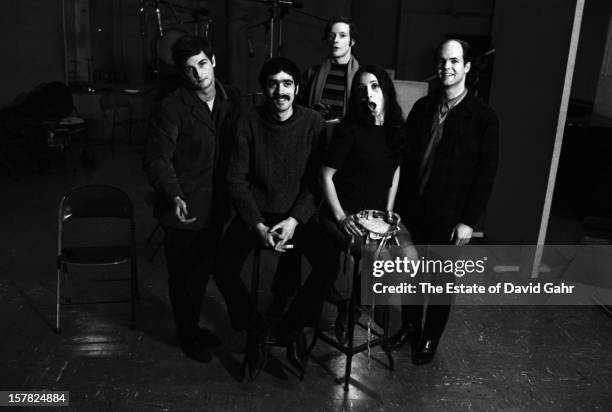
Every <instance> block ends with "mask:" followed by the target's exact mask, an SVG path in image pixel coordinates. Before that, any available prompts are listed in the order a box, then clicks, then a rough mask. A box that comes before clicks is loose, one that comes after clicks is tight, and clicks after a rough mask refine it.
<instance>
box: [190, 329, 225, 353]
mask: <svg viewBox="0 0 612 412" xmlns="http://www.w3.org/2000/svg"><path fill="white" fill-rule="evenodd" d="M196 339H197V340H198V341H200V342H202V343H204V344H205V345H206V346H208V347H209V348H216V347H219V346H220V345H221V339H219V337H218V336H216V335H215V334H214V333H212V332H211V331H210V330H208V329H206V328H202V327H200V328H198V332H197V333H196Z"/></svg>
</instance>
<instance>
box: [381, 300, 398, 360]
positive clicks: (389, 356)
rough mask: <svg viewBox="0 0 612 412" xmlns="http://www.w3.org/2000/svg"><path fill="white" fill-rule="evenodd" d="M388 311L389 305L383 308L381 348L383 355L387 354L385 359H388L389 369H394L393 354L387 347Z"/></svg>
mask: <svg viewBox="0 0 612 412" xmlns="http://www.w3.org/2000/svg"><path fill="white" fill-rule="evenodd" d="M389 312H390V309H389V306H385V308H384V309H383V329H384V331H383V333H384V337H385V343H384V344H383V347H382V349H383V351H384V352H385V355H387V360H388V361H389V369H390V370H395V361H394V359H393V354H392V353H391V350H390V349H389Z"/></svg>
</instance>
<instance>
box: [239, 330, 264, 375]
mask: <svg viewBox="0 0 612 412" xmlns="http://www.w3.org/2000/svg"><path fill="white" fill-rule="evenodd" d="M244 355H245V356H244V364H243V367H244V369H245V372H248V375H249V380H251V381H253V380H254V379H255V378H257V376H258V375H259V374H260V373H261V371H262V370H263V369H264V367H265V366H266V362H267V361H268V351H267V349H266V339H265V338H263V339H261V338H258V337H256V336H254V335H247V341H246V349H245V351H244Z"/></svg>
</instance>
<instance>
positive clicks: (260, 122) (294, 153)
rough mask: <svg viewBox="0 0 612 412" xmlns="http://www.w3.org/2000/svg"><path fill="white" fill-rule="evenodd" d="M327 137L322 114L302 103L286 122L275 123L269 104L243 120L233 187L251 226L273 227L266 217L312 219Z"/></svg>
mask: <svg viewBox="0 0 612 412" xmlns="http://www.w3.org/2000/svg"><path fill="white" fill-rule="evenodd" d="M324 136H325V122H324V121H323V118H322V117H321V115H320V114H319V113H317V112H315V111H314V110H310V109H307V108H305V107H301V106H298V105H295V106H294V113H293V115H292V116H291V117H290V118H289V119H287V120H286V121H284V122H280V121H278V120H276V119H274V118H273V117H272V115H271V113H270V110H269V108H268V106H266V105H264V106H260V107H258V108H256V109H254V110H252V111H250V112H249V113H247V114H245V115H244V116H243V117H242V118H241V119H240V120H239V122H238V125H237V131H236V139H235V141H234V147H233V148H232V151H231V154H230V160H229V167H228V171H227V183H228V191H229V194H230V196H231V198H232V201H233V203H234V206H235V207H236V211H237V212H238V215H239V216H240V218H241V219H242V220H243V221H244V222H245V224H246V225H247V226H248V227H249V228H251V227H253V226H255V225H256V224H257V223H260V222H262V223H268V224H269V223H270V222H266V219H265V215H275V216H279V215H280V216H292V217H294V218H296V219H297V220H298V221H300V222H302V223H304V222H306V221H308V219H310V217H311V216H312V215H313V213H314V211H315V207H316V202H315V196H314V191H315V188H316V174H317V172H318V170H319V167H320V165H321V155H322V151H323V145H324V142H325V137H324Z"/></svg>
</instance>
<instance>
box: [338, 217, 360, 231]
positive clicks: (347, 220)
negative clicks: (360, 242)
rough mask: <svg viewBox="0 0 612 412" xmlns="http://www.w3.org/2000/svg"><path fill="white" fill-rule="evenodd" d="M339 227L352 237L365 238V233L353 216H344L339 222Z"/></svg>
mask: <svg viewBox="0 0 612 412" xmlns="http://www.w3.org/2000/svg"><path fill="white" fill-rule="evenodd" d="M338 226H340V227H341V228H342V230H344V231H345V232H346V233H348V234H349V235H351V236H363V232H362V231H361V228H360V227H359V225H358V224H357V222H356V221H355V218H354V216H353V215H349V216H346V215H344V217H342V218H341V219H340V220H339V221H338Z"/></svg>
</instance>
